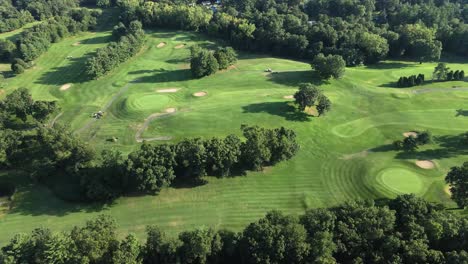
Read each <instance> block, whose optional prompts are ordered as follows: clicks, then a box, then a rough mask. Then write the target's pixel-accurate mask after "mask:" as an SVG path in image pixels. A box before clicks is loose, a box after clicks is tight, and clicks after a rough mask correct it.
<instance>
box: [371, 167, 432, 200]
mask: <svg viewBox="0 0 468 264" xmlns="http://www.w3.org/2000/svg"><path fill="white" fill-rule="evenodd" d="M379 176H380V177H381V180H382V183H383V184H384V185H385V186H387V187H388V188H390V189H391V190H392V191H394V192H396V193H397V194H403V193H415V194H420V193H421V192H422V190H423V187H424V184H423V181H422V180H421V179H420V176H419V175H418V174H417V173H414V172H412V171H409V170H406V169H400V168H388V169H385V170H383V171H382V172H381V174H380V175H379Z"/></svg>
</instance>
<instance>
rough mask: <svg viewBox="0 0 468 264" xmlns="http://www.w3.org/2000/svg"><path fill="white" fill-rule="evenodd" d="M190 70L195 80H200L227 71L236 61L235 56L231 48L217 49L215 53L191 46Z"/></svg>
mask: <svg viewBox="0 0 468 264" xmlns="http://www.w3.org/2000/svg"><path fill="white" fill-rule="evenodd" d="M190 54H191V55H190V70H191V71H192V75H193V77H195V78H202V77H204V76H209V75H211V74H214V73H216V72H217V71H218V70H224V69H227V68H228V67H229V66H231V65H234V64H235V63H236V61H237V54H236V52H235V51H234V49H233V48H231V47H224V48H218V49H217V50H216V51H215V52H212V51H209V50H207V49H202V48H200V47H198V46H193V47H192V48H191V50H190Z"/></svg>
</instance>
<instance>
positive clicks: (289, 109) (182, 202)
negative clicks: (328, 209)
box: [0, 31, 468, 244]
mask: <svg viewBox="0 0 468 264" xmlns="http://www.w3.org/2000/svg"><path fill="white" fill-rule="evenodd" d="M109 36H110V31H97V32H96V33H83V34H80V35H79V36H76V37H71V38H67V39H65V40H63V41H62V42H60V43H57V44H53V45H52V47H51V49H50V50H49V52H47V54H44V55H43V56H42V57H40V58H39V59H38V60H37V61H36V65H37V66H36V68H34V69H31V70H27V71H26V73H24V74H23V75H21V76H19V77H15V78H12V79H8V80H7V81H6V82H5V84H4V88H3V89H4V92H5V93H8V92H10V91H11V90H13V89H16V88H18V87H28V88H29V89H30V90H31V92H32V93H33V96H34V98H35V99H38V100H44V99H56V100H59V101H60V105H61V107H62V112H63V114H62V115H61V116H60V117H59V118H58V119H57V122H62V123H66V124H69V125H70V126H71V128H72V129H74V130H75V131H77V133H78V134H79V135H80V136H81V137H83V139H85V140H86V141H88V142H89V144H91V145H92V146H94V147H95V148H96V149H97V150H101V149H105V148H116V149H120V150H122V151H123V152H124V153H128V152H129V151H131V150H134V149H136V148H137V147H138V143H137V142H136V140H135V133H136V131H138V128H139V127H140V126H141V125H142V124H143V123H144V121H145V119H146V118H148V116H150V115H152V114H154V113H163V112H164V110H165V109H166V108H170V107H173V108H176V109H177V112H176V113H174V114H173V115H170V116H167V117H165V118H160V119H155V120H153V121H152V122H150V123H149V127H148V128H147V129H146V130H145V131H144V132H143V135H142V137H143V138H154V137H158V136H161V135H163V136H171V137H172V141H173V142H176V141H178V140H180V139H182V138H184V137H204V138H207V137H212V136H219V137H224V136H226V135H228V134H230V133H235V134H238V135H239V134H240V130H239V128H240V125H241V124H257V125H260V126H264V127H268V128H273V127H278V126H285V127H287V128H290V129H294V130H295V131H296V132H297V135H298V140H299V143H300V145H301V149H300V151H299V153H298V155H297V156H296V157H294V158H293V159H292V160H289V161H287V162H282V163H280V164H278V165H277V166H275V167H273V168H266V169H265V170H264V171H263V172H249V173H248V175H247V176H245V177H244V176H239V177H232V178H214V177H207V180H208V184H206V185H202V186H177V187H174V188H167V189H164V190H163V191H162V192H161V193H160V194H159V195H158V196H142V197H125V198H121V199H118V200H117V201H115V203H114V204H112V205H106V206H99V205H79V204H78V205H77V204H69V203H66V202H63V201H61V200H58V199H56V198H55V197H54V196H53V195H52V194H51V193H50V191H49V190H47V189H46V188H45V187H43V186H34V185H31V184H27V182H28V181H27V179H26V178H25V176H21V175H19V176H17V175H16V176H15V177H14V178H15V179H16V180H17V181H18V182H19V183H20V187H19V192H18V194H17V196H16V199H15V203H14V207H13V209H12V210H11V211H10V212H9V213H8V214H6V215H3V216H0V244H3V243H5V242H6V241H7V240H8V239H9V238H10V237H11V236H12V235H13V234H14V233H16V232H19V231H25V232H26V231H29V230H31V229H32V228H34V227H37V226H46V227H51V228H52V229H54V230H63V229H68V228H69V227H70V226H71V225H76V224H82V223H83V222H84V221H85V220H86V219H88V218H89V217H92V216H94V215H97V214H99V213H106V214H110V215H112V216H113V217H115V218H116V219H117V221H118V223H119V224H120V230H121V231H122V232H129V231H130V232H135V233H136V234H137V235H139V236H140V237H142V236H143V233H144V228H145V226H146V225H148V224H158V225H160V226H161V227H162V228H165V229H166V230H167V232H169V233H171V234H176V233H177V232H179V231H181V230H186V229H192V228H195V227H199V226H213V227H215V228H218V227H226V228H231V229H234V230H239V229H241V228H243V227H244V226H245V225H246V224H247V223H249V222H251V221H254V220H256V219H258V218H259V217H261V216H263V215H264V214H265V212H266V211H268V210H272V209H280V210H283V211H285V212H286V213H292V214H296V213H301V212H303V210H304V209H306V208H311V207H323V206H331V205H335V204H337V203H341V202H344V201H347V200H350V199H356V198H382V197H394V196H395V195H397V194H398V193H399V192H406V191H408V190H410V191H414V192H417V193H418V194H419V195H421V196H423V197H425V198H427V199H428V200H431V201H439V202H443V203H445V204H446V205H448V206H452V205H453V203H451V201H450V200H449V197H448V195H447V194H446V193H445V192H444V183H443V176H444V175H445V173H446V172H447V171H448V169H449V168H450V167H451V166H454V165H459V164H461V162H462V161H463V160H465V159H466V158H467V157H468V155H467V151H466V149H460V148H459V146H458V141H457V138H458V135H459V134H460V133H461V132H463V131H464V130H468V124H467V120H468V117H467V116H465V115H463V113H464V112H463V111H462V112H457V110H458V109H463V107H466V100H467V99H468V92H467V91H463V90H455V89H453V90H452V88H451V87H452V86H462V87H463V86H465V87H466V83H465V82H447V83H428V84H426V85H423V86H421V87H415V88H405V89H396V88H391V87H388V84H389V83H392V82H394V81H395V80H397V79H398V77H399V76H403V75H405V76H406V75H412V74H418V73H423V74H425V75H426V76H430V74H431V72H432V70H433V68H434V66H435V64H434V63H424V64H422V65H419V64H418V63H407V62H391V61H389V62H384V63H381V64H378V65H376V66H370V67H356V68H348V69H347V73H346V75H345V77H344V78H343V79H341V80H331V81H329V82H324V83H319V81H318V80H316V79H314V75H313V74H312V72H311V71H310V66H309V65H308V64H307V63H303V62H297V61H292V60H286V59H278V58H271V57H268V56H261V55H252V54H245V53H241V54H240V58H239V62H238V63H237V64H236V67H235V68H233V69H229V70H225V71H220V72H218V73H217V74H215V75H213V76H209V77H206V78H203V79H192V78H191V75H190V70H189V68H188V67H189V64H188V63H189V62H188V57H189V53H190V52H189V48H190V46H191V45H193V44H199V45H202V46H205V47H215V46H216V45H217V43H216V42H214V41H211V40H208V39H206V38H204V37H203V36H201V35H197V34H194V33H186V32H168V31H161V32H148V40H147V43H146V45H145V47H144V48H143V49H142V51H141V52H140V54H138V55H137V56H135V57H134V58H133V59H131V60H130V61H128V62H126V63H124V64H122V65H121V66H120V67H119V68H117V69H115V70H114V71H113V72H111V73H110V74H109V75H107V76H105V77H103V78H101V79H99V80H92V81H88V80H86V79H84V78H83V77H82V76H81V75H80V74H81V73H82V72H83V69H84V67H83V66H84V61H85V57H84V56H85V55H86V54H87V53H89V52H92V51H94V50H95V49H97V48H99V47H102V46H104V45H106V42H107V41H109ZM76 42H81V43H82V44H81V45H78V46H74V45H73V44H74V43H76ZM161 42H166V43H167V44H166V45H165V46H164V47H161V48H157V45H158V44H159V43H161ZM180 44H186V46H184V47H183V48H180V49H176V48H175V47H176V46H178V45H180ZM67 56H72V57H73V59H67ZM449 66H450V67H452V68H454V69H455V68H456V69H464V70H465V71H468V66H467V64H462V63H450V64H449ZM267 68H271V69H273V70H274V71H278V73H275V74H267V73H265V72H264V70H265V69H267ZM301 82H314V83H317V84H320V85H321V88H322V89H323V90H324V93H325V94H326V95H327V97H329V98H330V99H331V101H332V103H333V106H332V107H333V108H332V111H331V112H330V113H327V115H325V116H323V117H320V118H314V117H304V115H302V114H300V113H297V112H296V111H295V109H294V107H293V106H292V105H291V100H289V99H284V98H283V96H285V95H291V94H293V93H294V92H295V91H296V90H297V85H298V84H299V83H301ZM66 83H71V84H72V87H71V88H70V89H68V90H66V91H60V90H59V88H60V86H61V85H63V84H66ZM171 88H178V89H179V90H178V91H177V92H176V93H158V92H157V90H159V89H171ZM429 88H430V89H445V90H444V91H446V92H440V91H434V92H425V93H416V92H414V91H418V90H419V89H429ZM198 91H206V92H207V93H208V94H207V95H206V96H204V97H195V96H193V93H195V92H198ZM2 96H3V95H2ZM106 105H109V107H108V109H107V110H106V113H105V116H104V118H103V119H101V120H99V121H96V122H92V123H90V120H91V119H90V114H91V113H92V112H96V111H99V110H101V109H103V108H104V107H105V106H106ZM460 113H461V114H460ZM88 124H89V126H88V127H86V129H82V128H83V127H85V126H87V125H88ZM80 129H81V130H80ZM423 129H430V130H431V131H432V132H433V134H434V135H435V136H436V137H438V138H437V141H436V143H435V144H432V145H428V146H424V147H423V148H421V149H420V150H419V151H417V152H416V153H414V154H404V153H398V152H395V151H393V150H392V149H391V148H389V144H390V143H391V142H392V141H394V140H396V139H401V138H402V133H403V132H405V131H413V130H423ZM112 137H118V141H117V142H116V143H111V142H108V141H106V139H109V138H112ZM154 143H155V144H157V142H154ZM417 159H433V160H437V164H438V166H437V168H436V169H434V170H422V169H419V168H418V167H416V165H415V164H414V162H415V161H416V160H417ZM388 169H391V170H393V172H392V175H398V176H386V177H385V179H386V180H385V181H383V180H382V177H381V175H382V172H384V175H385V171H386V170H388ZM395 170H396V171H395ZM400 174H401V175H400ZM405 175H406V176H405ZM408 175H413V176H408ZM414 175H417V177H418V179H420V183H419V185H421V187H417V186H416V185H415V182H416V180H415V178H414V177H415V176H414ZM1 177H13V174H12V173H9V172H4V173H3V174H2V176H1ZM388 177H390V178H388ZM394 177H398V178H394ZM389 180H390V181H389ZM389 186H391V187H389Z"/></svg>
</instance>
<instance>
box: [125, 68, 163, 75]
mask: <svg viewBox="0 0 468 264" xmlns="http://www.w3.org/2000/svg"><path fill="white" fill-rule="evenodd" d="M157 71H159V70H157V69H154V70H138V71H130V72H128V74H145V73H153V72H157Z"/></svg>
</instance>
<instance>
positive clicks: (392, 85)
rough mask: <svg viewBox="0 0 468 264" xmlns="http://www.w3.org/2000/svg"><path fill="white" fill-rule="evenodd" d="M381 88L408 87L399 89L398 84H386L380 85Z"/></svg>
mask: <svg viewBox="0 0 468 264" xmlns="http://www.w3.org/2000/svg"><path fill="white" fill-rule="evenodd" d="M379 87H385V88H406V87H398V85H397V83H396V82H391V83H384V84H381V85H379ZM408 88H410V87H408Z"/></svg>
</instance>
